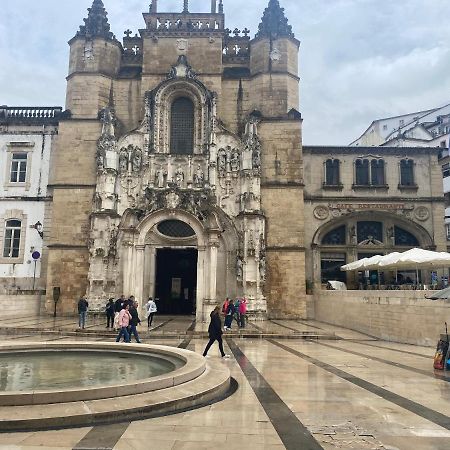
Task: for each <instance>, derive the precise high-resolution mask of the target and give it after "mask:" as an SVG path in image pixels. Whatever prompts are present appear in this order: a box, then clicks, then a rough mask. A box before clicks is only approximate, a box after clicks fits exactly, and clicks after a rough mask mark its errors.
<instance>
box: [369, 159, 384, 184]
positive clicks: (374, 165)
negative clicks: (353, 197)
mask: <svg viewBox="0 0 450 450" xmlns="http://www.w3.org/2000/svg"><path fill="white" fill-rule="evenodd" d="M370 169H371V181H372V185H373V186H384V185H385V184H386V180H385V177H384V161H383V160H382V159H372V161H371V162H370Z"/></svg>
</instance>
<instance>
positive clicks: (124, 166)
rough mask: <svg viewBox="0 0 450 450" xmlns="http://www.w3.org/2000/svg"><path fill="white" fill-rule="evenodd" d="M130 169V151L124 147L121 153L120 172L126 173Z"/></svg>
mask: <svg viewBox="0 0 450 450" xmlns="http://www.w3.org/2000/svg"><path fill="white" fill-rule="evenodd" d="M127 171H128V152H127V151H126V150H125V149H123V150H122V151H121V152H120V155H119V172H120V173H125V172H127Z"/></svg>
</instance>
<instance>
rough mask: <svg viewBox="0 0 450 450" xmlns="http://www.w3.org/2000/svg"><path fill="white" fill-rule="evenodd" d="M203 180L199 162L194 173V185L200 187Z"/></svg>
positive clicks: (203, 176) (203, 175)
mask: <svg viewBox="0 0 450 450" xmlns="http://www.w3.org/2000/svg"><path fill="white" fill-rule="evenodd" d="M204 181H205V174H204V173H203V170H202V168H201V166H200V164H197V170H196V171H195V173H194V184H195V187H202V186H203V183H204Z"/></svg>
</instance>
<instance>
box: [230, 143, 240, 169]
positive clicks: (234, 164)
mask: <svg viewBox="0 0 450 450" xmlns="http://www.w3.org/2000/svg"><path fill="white" fill-rule="evenodd" d="M230 165H231V170H232V171H233V172H237V171H238V170H239V167H240V156H239V150H238V149H236V148H235V149H233V150H232V152H231V158H230Z"/></svg>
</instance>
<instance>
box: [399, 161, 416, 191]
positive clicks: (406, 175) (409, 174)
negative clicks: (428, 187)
mask: <svg viewBox="0 0 450 450" xmlns="http://www.w3.org/2000/svg"><path fill="white" fill-rule="evenodd" d="M400 185H401V186H414V185H415V183H414V161H413V160H412V159H402V160H401V161H400Z"/></svg>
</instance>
